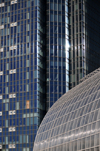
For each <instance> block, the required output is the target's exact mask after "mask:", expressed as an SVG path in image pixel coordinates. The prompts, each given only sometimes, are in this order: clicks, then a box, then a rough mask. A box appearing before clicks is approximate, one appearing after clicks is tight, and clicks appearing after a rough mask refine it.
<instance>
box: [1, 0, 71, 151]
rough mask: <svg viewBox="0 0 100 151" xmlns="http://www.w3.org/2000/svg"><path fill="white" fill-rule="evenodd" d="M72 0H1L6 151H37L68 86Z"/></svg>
mask: <svg viewBox="0 0 100 151" xmlns="http://www.w3.org/2000/svg"><path fill="white" fill-rule="evenodd" d="M67 5H68V3H67V0H55V1H51V0H48V1H44V0H12V1H11V0H0V150H3V151H8V150H9V151H32V149H33V142H34V139H35V136H36V132H37V129H38V127H39V125H40V122H41V120H42V119H43V117H44V115H45V113H46V110H48V108H49V107H50V106H51V105H52V104H53V103H54V102H55V101H56V100H57V99H58V98H59V97H60V96H61V95H62V94H63V93H65V92H66V91H67V89H68V83H67V82H68V41H67V39H68V37H67V30H68V29H67V28H68V21H67V15H68V14H67V11H68V9H67Z"/></svg>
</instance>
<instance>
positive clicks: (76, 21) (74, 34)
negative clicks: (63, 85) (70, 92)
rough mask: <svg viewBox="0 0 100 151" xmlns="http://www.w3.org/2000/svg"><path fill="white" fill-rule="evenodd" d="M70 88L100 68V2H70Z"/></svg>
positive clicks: (91, 0) (79, 0)
mask: <svg viewBox="0 0 100 151" xmlns="http://www.w3.org/2000/svg"><path fill="white" fill-rule="evenodd" d="M68 6H69V10H68V12H69V43H70V50H69V60H70V61H69V66H70V68H69V79H70V82H69V83H70V84H69V88H70V89H71V88H72V87H74V86H75V85H77V84H78V83H79V81H80V79H81V78H82V77H84V76H85V75H86V74H88V73H90V72H92V71H93V70H95V69H97V68H98V67H100V44H99V43H100V36H99V35H100V26H99V23H100V9H99V7H100V1H99V0H97V1H95V0H69V5H68Z"/></svg>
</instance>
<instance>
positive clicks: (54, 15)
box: [46, 0, 69, 110]
mask: <svg viewBox="0 0 100 151" xmlns="http://www.w3.org/2000/svg"><path fill="white" fill-rule="evenodd" d="M46 7H47V9H46V14H47V20H46V51H47V53H46V65H47V67H46V109H47V110H48V108H50V107H51V106H52V105H53V103H54V102H56V101H57V99H58V98H59V97H61V96H62V95H63V94H64V93H65V92H67V91H68V82H69V78H68V77H69V72H68V70H69V42H68V39H69V38H68V0H48V1H47V4H46Z"/></svg>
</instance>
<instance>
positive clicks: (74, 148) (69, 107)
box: [33, 68, 100, 151]
mask: <svg viewBox="0 0 100 151" xmlns="http://www.w3.org/2000/svg"><path fill="white" fill-rule="evenodd" d="M99 145H100V68H99V69H97V70H95V71H94V72H92V73H91V74H89V75H87V76H86V77H85V78H83V79H82V80H81V83H80V84H79V85H77V86H76V87H74V88H73V89H71V90H69V91H68V92H67V93H66V94H64V95H63V96H62V97H61V98H60V99H58V101H57V102H56V103H55V104H54V105H53V106H52V107H51V108H50V109H49V111H48V112H47V114H46V116H45V117H44V119H43V121H42V123H41V125H40V127H39V129H38V132H37V136H36V139H35V143H34V148H33V151H78V150H83V151H85V150H86V151H99V150H100V147H99Z"/></svg>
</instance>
